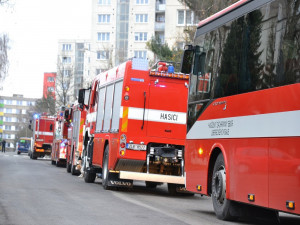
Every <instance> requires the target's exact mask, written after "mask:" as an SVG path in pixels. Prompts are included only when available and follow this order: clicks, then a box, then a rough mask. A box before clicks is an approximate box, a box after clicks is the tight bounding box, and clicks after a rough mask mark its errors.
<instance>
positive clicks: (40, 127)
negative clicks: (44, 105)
mask: <svg viewBox="0 0 300 225" xmlns="http://www.w3.org/2000/svg"><path fill="white" fill-rule="evenodd" d="M29 128H30V129H32V131H33V148H32V149H31V150H30V152H29V156H30V158H31V159H37V158H38V157H44V156H45V155H50V154H51V148H52V142H53V129H54V117H51V116H46V115H42V116H40V115H39V114H34V116H33V120H32V121H31V124H30V125H29Z"/></svg>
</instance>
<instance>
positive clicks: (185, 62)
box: [180, 45, 195, 74]
mask: <svg viewBox="0 0 300 225" xmlns="http://www.w3.org/2000/svg"><path fill="white" fill-rule="evenodd" d="M194 54H195V51H194V49H193V46H191V45H188V46H186V49H185V50H184V52H183V56H182V59H181V70H180V72H181V73H187V74H189V73H191V72H192V65H193V59H194Z"/></svg>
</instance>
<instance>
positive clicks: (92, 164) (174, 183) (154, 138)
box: [79, 58, 189, 193]
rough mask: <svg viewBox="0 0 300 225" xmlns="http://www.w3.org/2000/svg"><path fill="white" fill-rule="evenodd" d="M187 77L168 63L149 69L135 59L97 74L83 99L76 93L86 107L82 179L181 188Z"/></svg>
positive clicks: (182, 183) (103, 182) (144, 63)
mask: <svg viewBox="0 0 300 225" xmlns="http://www.w3.org/2000/svg"><path fill="white" fill-rule="evenodd" d="M188 78H189V76H188V75H186V74H182V73H175V72H174V65H173V64H172V63H168V62H159V63H157V64H156V66H155V67H154V68H153V69H149V67H148V61H147V60H144V59H137V58H133V59H132V60H129V61H127V62H125V63H123V64H121V65H119V66H118V67H115V68H113V69H111V70H109V71H107V72H104V73H101V74H99V75H98V76H97V77H96V78H95V79H94V81H93V83H92V87H91V89H90V94H89V98H87V97H86V95H81V97H80V98H79V103H81V104H85V105H86V108H87V116H86V124H85V130H84V150H83V158H84V160H83V171H84V180H85V181H86V182H94V180H95V177H96V174H97V173H101V175H102V185H103V188H104V189H109V188H110V187H111V186H128V187H131V186H132V183H133V180H140V181H145V182H146V186H148V187H156V185H157V184H161V183H168V189H169V192H171V193H177V192H176V191H178V190H180V189H182V187H184V183H185V176H184V142H185V135H186V110H187V94H188ZM84 91H85V92H87V90H82V91H81V92H84ZM84 98H85V100H84ZM87 99H88V101H87Z"/></svg>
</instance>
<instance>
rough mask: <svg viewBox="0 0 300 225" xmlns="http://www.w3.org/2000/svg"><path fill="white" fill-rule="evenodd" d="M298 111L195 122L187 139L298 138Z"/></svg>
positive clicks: (299, 133) (299, 112) (299, 128)
mask: <svg viewBox="0 0 300 225" xmlns="http://www.w3.org/2000/svg"><path fill="white" fill-rule="evenodd" d="M299 118H300V110H297V111H289V112H279V113H268V114H260V115H250V116H239V117H230V118H223V119H213V120H202V121H197V122H196V123H195V124H194V125H193V126H192V128H191V129H190V131H189V132H188V134H187V139H218V138H255V137H257V138H260V137H296V136H300V126H299V125H298V123H297V121H299Z"/></svg>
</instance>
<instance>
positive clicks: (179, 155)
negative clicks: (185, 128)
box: [177, 150, 182, 158]
mask: <svg viewBox="0 0 300 225" xmlns="http://www.w3.org/2000/svg"><path fill="white" fill-rule="evenodd" d="M177 157H179V158H182V150H178V152H177Z"/></svg>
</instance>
